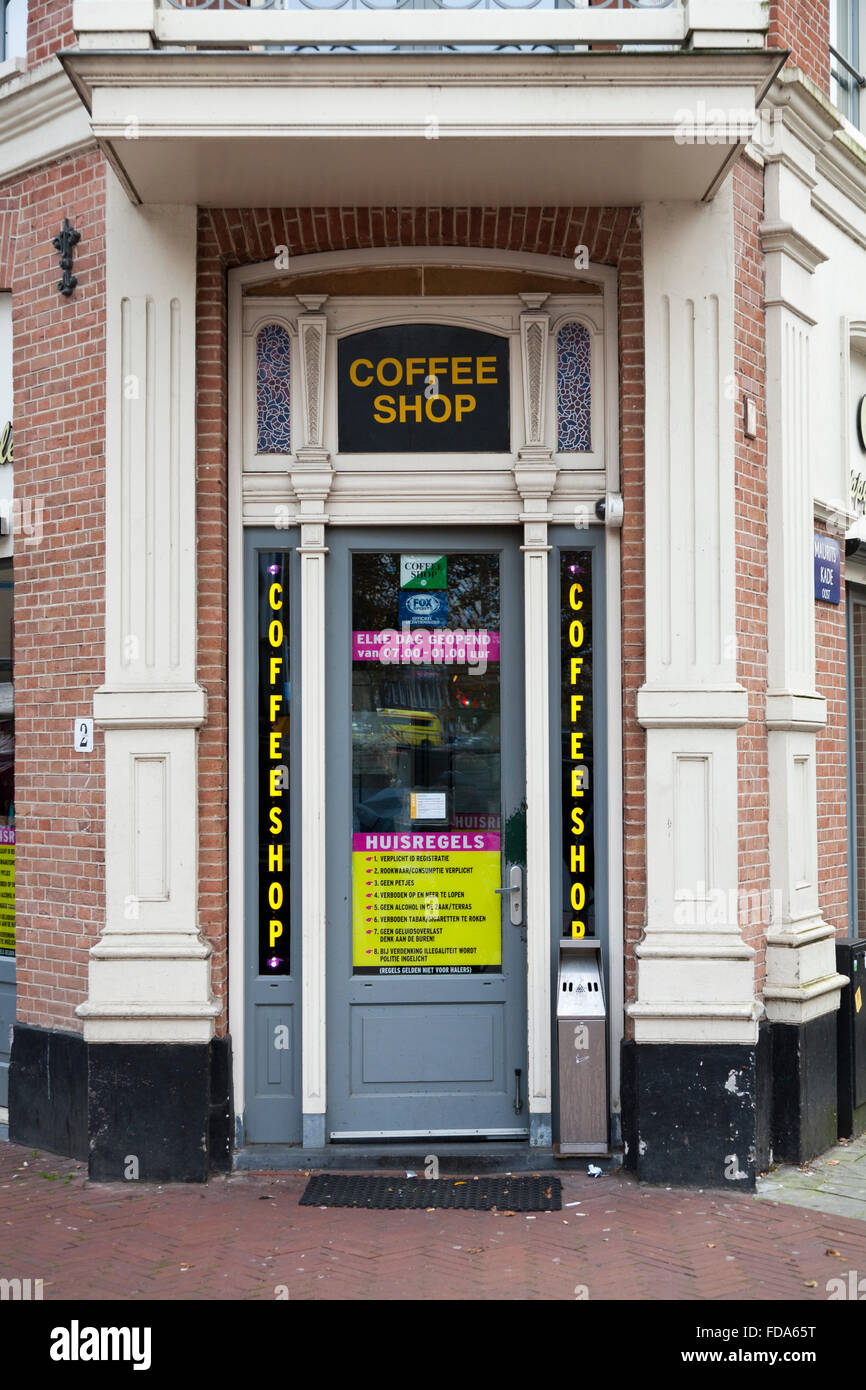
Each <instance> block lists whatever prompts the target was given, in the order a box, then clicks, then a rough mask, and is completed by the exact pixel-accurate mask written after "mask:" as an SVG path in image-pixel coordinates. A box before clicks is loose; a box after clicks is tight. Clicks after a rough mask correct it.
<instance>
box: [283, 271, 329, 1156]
mask: <svg viewBox="0 0 866 1390" xmlns="http://www.w3.org/2000/svg"><path fill="white" fill-rule="evenodd" d="M324 302H325V301H324V296H321V295H317V296H309V297H303V298H302V299H301V303H302V304H303V305H304V307H305V308H306V309H307V310H308V312H307V313H305V314H302V315H301V317H300V318H299V319H298V344H299V355H300V365H301V400H302V421H301V425H302V431H303V437H302V443H301V445H300V447H299V448H298V450H297V452H296V455H295V458H294V459H293V461H292V465H291V466H292V474H291V478H292V487H293V489H294V491H295V494H296V496H297V498H298V501H299V504H300V516H299V520H300V522H301V544H300V545H299V547H298V553H299V555H300V557H301V786H302V788H303V799H304V807H303V817H302V828H301V917H302V923H303V925H302V928H301V932H302V944H301V972H302V982H301V1018H302V1048H301V1056H302V1091H303V1096H302V1105H301V1109H302V1112H303V1115H304V1142H305V1143H307V1144H317V1143H318V1144H323V1143H324V1142H325V1134H324V1116H325V1110H326V1108H327V1029H326V939H325V851H326V837H325V737H326V728H325V681H326V674H325V557H326V556H327V553H328V550H327V546H326V545H325V523H326V522H327V519H328V518H327V516H326V515H325V503H326V501H327V497H328V493H329V492H330V488H331V482H332V479H333V476H334V475H333V469H332V467H331V459H330V455H329V454H328V452H327V451H326V450H325V448H324V447H323V444H322V430H323V422H324V393H325V361H326V355H327V347H328V333H327V320H326V318H325V316H324V314H319V313H318V312H317V311H318V310H319V309H320V308H321V307H322V305H323V303H324ZM319 1116H321V1121H319V1119H318V1117H319Z"/></svg>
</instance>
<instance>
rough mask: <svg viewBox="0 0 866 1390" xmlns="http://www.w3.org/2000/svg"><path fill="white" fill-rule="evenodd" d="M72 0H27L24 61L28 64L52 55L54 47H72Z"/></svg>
mask: <svg viewBox="0 0 866 1390" xmlns="http://www.w3.org/2000/svg"><path fill="white" fill-rule="evenodd" d="M74 43H75V31H74V30H73V28H72V0H28V6H27V62H28V65H29V66H30V67H35V65H36V64H37V63H44V62H45V61H46V59H48V58H52V57H53V56H54V54H55V53H56V52H57V50H58V49H61V48H72V46H73V45H74Z"/></svg>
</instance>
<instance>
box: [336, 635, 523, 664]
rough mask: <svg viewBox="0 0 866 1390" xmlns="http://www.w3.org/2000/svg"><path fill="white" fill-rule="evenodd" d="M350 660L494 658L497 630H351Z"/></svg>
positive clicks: (403, 661)
mask: <svg viewBox="0 0 866 1390" xmlns="http://www.w3.org/2000/svg"><path fill="white" fill-rule="evenodd" d="M352 660H353V661H381V662H383V663H384V664H390V665H392V666H399V665H407V666H408V665H410V664H417V665H421V664H422V663H425V662H426V663H429V664H431V665H437V666H438V665H442V666H451V665H460V664H462V663H464V662H477V661H498V660H499V633H498V632H487V631H486V630H485V629H484V628H480V629H476V628H469V629H467V630H465V631H464V630H462V629H461V630H459V631H455V630H453V629H451V628H433V629H430V628H418V629H417V630H416V631H415V632H409V631H404V632H397V631H396V630H395V629H393V628H383V629H382V631H380V632H353V633H352Z"/></svg>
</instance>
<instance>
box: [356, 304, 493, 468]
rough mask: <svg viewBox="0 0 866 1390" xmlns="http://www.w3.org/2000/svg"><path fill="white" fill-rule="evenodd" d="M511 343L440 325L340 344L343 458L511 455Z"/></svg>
mask: <svg viewBox="0 0 866 1390" xmlns="http://www.w3.org/2000/svg"><path fill="white" fill-rule="evenodd" d="M508 360H509V359H508V339H507V338H502V337H499V336H498V335H497V334H495V333H481V332H479V331H477V330H476V329H473V328H458V327H452V326H451V325H449V324H441V323H405V324H395V325H393V326H389V327H387V328H372V329H370V330H369V331H367V332H366V333H353V334H352V335H351V336H349V337H347V338H341V339H340V341H339V344H338V349H337V380H338V389H337V402H338V404H337V411H338V428H339V448H340V452H341V453H350V454H351V453H365V454H366V453H383V454H389V453H464V452H470V453H478V452H489V453H507V452H508V451H509V449H510V447H511V429H510V393H509V379H508Z"/></svg>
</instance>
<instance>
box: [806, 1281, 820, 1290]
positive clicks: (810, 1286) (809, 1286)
mask: <svg viewBox="0 0 866 1390" xmlns="http://www.w3.org/2000/svg"><path fill="white" fill-rule="evenodd" d="M803 1286H804V1287H805V1288H807V1289H817V1287H818V1280H817V1279H804V1280H803Z"/></svg>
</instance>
